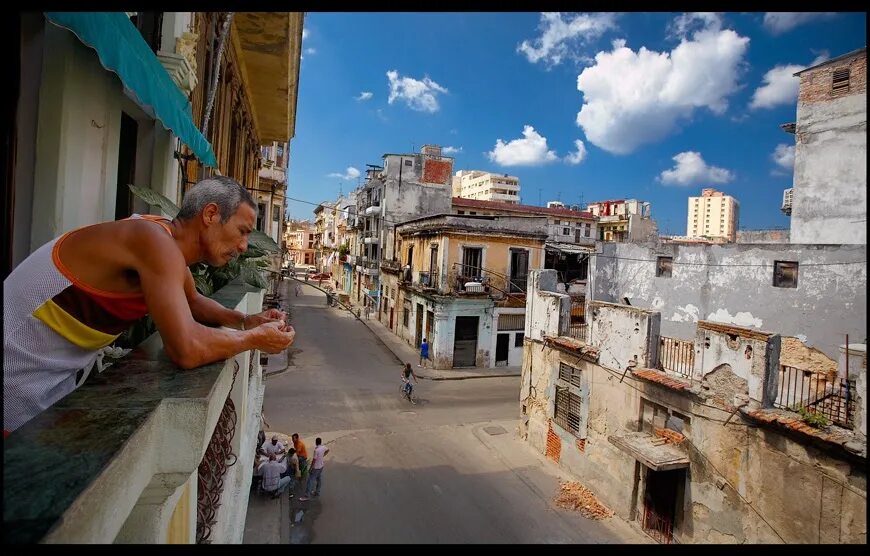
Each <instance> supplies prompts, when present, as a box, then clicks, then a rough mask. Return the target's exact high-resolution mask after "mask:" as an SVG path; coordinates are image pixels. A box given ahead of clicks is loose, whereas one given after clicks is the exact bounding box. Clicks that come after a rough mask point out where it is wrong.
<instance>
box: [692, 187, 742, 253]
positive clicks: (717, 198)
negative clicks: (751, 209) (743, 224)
mask: <svg viewBox="0 0 870 556" xmlns="http://www.w3.org/2000/svg"><path fill="white" fill-rule="evenodd" d="M739 217H740V203H738V202H737V199H735V198H734V197H732V196H730V195H725V194H724V193H722V192H721V191H716V190H715V189H711V188H707V189H703V190H702V191H701V196H700V197H689V214H688V217H687V220H686V236H687V237H690V238H692V237H703V238H724V239H726V240H728V241H730V242H733V241H735V240H736V238H737V224H738V222H739Z"/></svg>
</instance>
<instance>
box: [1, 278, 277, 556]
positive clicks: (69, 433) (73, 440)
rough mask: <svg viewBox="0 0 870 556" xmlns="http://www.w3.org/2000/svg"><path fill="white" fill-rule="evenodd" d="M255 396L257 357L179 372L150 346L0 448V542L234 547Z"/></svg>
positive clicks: (254, 302)
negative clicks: (0, 527)
mask: <svg viewBox="0 0 870 556" xmlns="http://www.w3.org/2000/svg"><path fill="white" fill-rule="evenodd" d="M213 299H215V300H216V301H218V302H220V303H221V304H223V305H224V306H226V307H234V308H235V309H237V310H240V311H243V312H247V313H254V312H257V311H260V310H262V300H263V292H262V290H259V289H254V288H251V287H250V286H246V285H243V284H241V283H238V282H235V283H232V284H230V285H228V286H226V287H225V288H223V289H221V290H220V291H218V292H217V293H216V294H215V295H214V296H213ZM263 392H264V383H263V378H262V372H261V368H260V363H259V356H258V354H257V352H244V353H241V354H239V355H237V356H236V357H234V358H232V359H228V360H226V361H223V362H219V363H213V364H211V365H205V366H202V367H199V368H197V369H191V370H180V369H178V368H177V367H176V366H175V365H173V364H172V363H171V362H169V359H168V357H167V356H166V354H165V352H164V351H163V345H162V340H161V338H160V335H159V334H154V335H153V336H151V337H150V338H149V339H147V340H146V341H145V342H143V343H142V344H141V345H140V346H139V347H138V348H136V349H135V350H134V351H132V352H131V353H130V354H129V355H128V356H127V357H125V358H124V359H122V360H121V361H118V362H116V363H115V364H114V365H112V366H111V367H109V368H108V369H107V370H106V371H105V372H103V373H101V374H96V372H95V375H91V377H90V378H89V379H88V381H87V382H86V383H85V384H84V385H83V386H82V387H80V388H79V389H77V390H76V391H74V392H73V393H72V394H70V395H68V396H67V397H66V398H64V399H62V400H61V401H60V402H58V403H57V404H55V405H53V406H52V407H50V408H49V409H47V410H46V411H44V412H43V413H42V414H40V415H39V416H37V417H36V418H34V419H33V420H31V421H30V422H28V423H27V424H25V425H24V426H23V427H21V428H20V429H18V430H16V431H15V432H13V433H12V434H11V435H10V436H9V437H8V438H6V440H5V441H4V454H3V459H4V468H3V486H4V492H3V503H4V511H3V527H4V535H5V540H6V542H11V543H28V544H31V543H89V544H94V543H99V544H106V543H149V544H154V543H166V542H167V541H169V540H172V541H173V542H181V543H194V542H197V543H208V542H212V543H234V544H235V543H241V541H242V535H243V533H244V526H245V516H246V513H247V505H248V493H249V491H250V485H251V475H252V471H253V456H254V451H253V446H254V445H255V444H256V438H257V432H258V431H259V427H260V412H261V408H262V402H263ZM58 473H61V475H58Z"/></svg>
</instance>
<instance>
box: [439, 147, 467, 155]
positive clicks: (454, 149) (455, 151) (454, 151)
mask: <svg viewBox="0 0 870 556" xmlns="http://www.w3.org/2000/svg"><path fill="white" fill-rule="evenodd" d="M442 152H443V153H444V154H460V153H461V152H462V147H444V148H443V149H442Z"/></svg>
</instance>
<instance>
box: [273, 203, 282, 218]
mask: <svg viewBox="0 0 870 556" xmlns="http://www.w3.org/2000/svg"><path fill="white" fill-rule="evenodd" d="M280 219H281V206H280V205H272V221H273V222H277V221H278V220H280Z"/></svg>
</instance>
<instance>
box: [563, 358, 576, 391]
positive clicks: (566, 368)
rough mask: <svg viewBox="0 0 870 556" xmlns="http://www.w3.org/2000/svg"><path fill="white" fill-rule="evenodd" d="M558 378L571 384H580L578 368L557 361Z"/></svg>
mask: <svg viewBox="0 0 870 556" xmlns="http://www.w3.org/2000/svg"><path fill="white" fill-rule="evenodd" d="M559 380H564V381H565V382H567V383H568V384H570V385H571V386H577V387H579V386H580V369H575V368H574V367H571V366H570V365H566V364H564V363H559Z"/></svg>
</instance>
